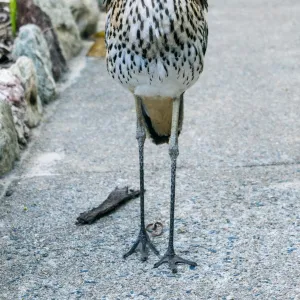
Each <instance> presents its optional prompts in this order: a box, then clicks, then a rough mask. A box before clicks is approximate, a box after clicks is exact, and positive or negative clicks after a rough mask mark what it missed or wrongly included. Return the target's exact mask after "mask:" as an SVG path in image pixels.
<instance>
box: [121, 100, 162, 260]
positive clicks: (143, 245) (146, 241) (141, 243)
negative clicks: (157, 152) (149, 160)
mask: <svg viewBox="0 0 300 300" xmlns="http://www.w3.org/2000/svg"><path fill="white" fill-rule="evenodd" d="M135 103H136V113H137V130H136V139H137V141H138V146H139V160H140V193H141V194H140V205H141V228H140V233H139V235H138V238H137V241H136V242H135V243H134V244H133V246H132V247H131V249H130V250H129V251H128V252H127V253H125V254H124V256H123V257H124V258H126V257H128V256H129V255H131V254H132V253H134V252H135V251H136V249H137V248H138V247H139V249H140V252H141V260H142V261H145V260H147V258H148V249H147V245H148V246H149V248H150V249H151V250H152V251H153V252H154V253H155V254H156V255H159V252H158V251H157V249H156V248H155V246H154V245H153V244H152V243H151V241H150V238H149V236H148V234H147V232H146V229H145V210H144V194H145V190H144V144H145V139H146V132H145V128H144V125H143V121H142V106H141V105H142V100H141V98H139V97H136V98H135Z"/></svg>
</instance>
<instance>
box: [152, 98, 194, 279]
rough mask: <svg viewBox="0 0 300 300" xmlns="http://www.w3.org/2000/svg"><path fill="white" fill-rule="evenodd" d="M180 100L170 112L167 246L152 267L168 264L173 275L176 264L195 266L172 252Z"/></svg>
mask: <svg viewBox="0 0 300 300" xmlns="http://www.w3.org/2000/svg"><path fill="white" fill-rule="evenodd" d="M180 100H183V95H182V96H181V98H176V99H174V101H173V112H172V129H171V138H170V146H169V154H170V158H171V207H170V234H169V245H168V249H167V252H166V254H165V255H164V256H163V257H162V258H161V260H160V261H159V262H157V263H156V264H155V265H154V267H155V268H157V267H159V266H160V265H161V264H163V263H168V264H169V267H170V269H171V270H172V272H173V273H177V268H176V264H188V265H191V266H197V264H196V263H195V262H192V261H189V260H186V259H183V258H181V257H179V256H177V255H176V254H175V251H174V213H175V186H176V161H177V157H178V155H179V150H178V119H179V110H180Z"/></svg>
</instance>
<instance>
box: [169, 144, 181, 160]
mask: <svg viewBox="0 0 300 300" xmlns="http://www.w3.org/2000/svg"><path fill="white" fill-rule="evenodd" d="M169 155H170V157H171V159H176V158H177V157H178V155H179V148H178V144H175V145H170V147H169Z"/></svg>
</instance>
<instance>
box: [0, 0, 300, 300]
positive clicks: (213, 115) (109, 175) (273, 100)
mask: <svg viewBox="0 0 300 300" xmlns="http://www.w3.org/2000/svg"><path fill="white" fill-rule="evenodd" d="M299 16H300V2H299V0H287V1H279V0H272V1H269V0H252V1H246V0H230V1H229V0H215V1H211V5H210V12H209V25H210V36H209V47H208V52H207V59H206V65H205V72H204V74H203V76H202V78H201V80H200V81H199V82H198V83H197V84H196V85H195V86H193V87H192V88H191V89H190V90H189V91H188V92H187V93H186V105H185V122H184V129H183V133H182V135H181V136H180V156H179V162H178V165H179V166H178V176H177V178H178V180H177V183H178V185H177V210H176V243H175V244H176V249H177V251H178V254H180V255H182V256H185V257H187V258H190V259H193V260H195V261H197V263H198V267H196V268H195V269H190V268H188V267H187V266H180V267H179V273H178V274H177V275H173V274H171V273H170V271H169V270H168V269H167V268H166V266H162V267H160V268H159V269H153V264H154V263H155V262H156V261H157V257H155V256H154V255H151V257H150V259H149V261H148V262H147V263H141V262H140V261H139V256H138V255H133V256H131V257H129V258H128V259H127V261H124V260H123V259H122V254H123V253H124V252H125V251H126V250H127V249H128V248H129V247H130V245H131V244H132V242H133V241H134V240H135V238H136V236H137V232H138V224H139V201H138V199H136V200H133V201H131V202H130V203H128V204H127V205H125V206H123V207H121V208H120V209H119V210H117V211H116V212H115V213H113V214H111V215H109V216H107V217H105V218H103V219H101V220H100V221H99V222H97V223H96V224H94V225H92V226H83V227H76V226H75V225H74V223H75V220H76V217H77V216H78V214H79V213H80V212H82V211H85V210H87V209H89V208H92V207H93V206H97V205H98V204H99V203H100V202H101V201H103V200H104V199H105V198H106V196H107V195H108V194H109V192H110V191H111V190H112V189H113V188H114V187H115V186H116V185H118V186H120V187H122V186H125V185H130V186H132V187H138V157H137V145H136V140H135V112H134V102H133V99H132V98H131V96H130V95H129V93H128V92H126V91H124V90H123V89H122V88H121V87H120V86H119V85H117V84H116V83H115V82H113V81H112V80H111V79H110V78H109V77H108V75H107V73H106V70H105V62H104V61H102V60H87V62H86V67H85V68H84V70H83V71H82V74H81V76H80V77H79V78H78V79H77V80H76V82H75V83H74V84H73V85H72V86H71V87H69V88H67V89H66V90H65V91H64V92H62V93H61V95H60V99H59V100H58V101H57V102H56V104H54V105H53V106H52V107H50V108H49V109H50V110H53V111H54V112H53V113H52V114H49V115H48V117H47V118H46V120H45V122H44V124H43V125H42V127H41V128H40V129H39V130H38V131H36V132H35V134H34V136H33V138H32V144H31V147H30V149H29V150H28V151H27V153H26V154H25V155H24V156H23V160H22V162H21V163H20V164H19V166H18V167H17V168H16V170H15V171H14V172H13V173H12V174H11V175H10V176H8V177H5V178H2V179H1V182H2V183H1V184H2V190H3V189H4V188H5V184H7V182H9V181H10V180H12V182H11V184H10V186H9V187H8V195H9V194H11V193H12V195H10V196H9V197H8V196H3V197H2V199H1V202H0V217H1V219H0V235H1V236H0V243H1V248H0V256H1V260H0V272H1V276H0V294H1V295H0V299H1V300H16V299H41V300H48V299H55V300H64V299H87V300H92V299H108V300H110V299H112V300H114V299H121V300H123V299H165V300H170V299H204V300H205V299H221V300H223V299H240V300H247V299H266V300H271V299H281V300H287V299H294V300H296V299H298V300H299V299H300V96H299V95H300V72H299V63H300V51H299V49H300V38H299V28H300V18H299ZM145 159H146V162H145V167H146V171H145V177H146V189H147V193H146V202H147V203H146V215H147V223H150V222H154V221H161V222H162V223H163V224H164V225H165V230H167V229H168V224H169V221H168V216H169V157H168V148H167V146H160V147H157V146H155V145H152V144H151V143H150V142H149V141H148V142H147V144H146V149H145ZM167 237H168V235H167V232H165V233H164V234H163V236H161V237H157V238H154V239H153V242H154V243H155V245H157V247H158V248H159V250H160V251H161V252H162V253H163V252H164V251H165V249H166V245H167Z"/></svg>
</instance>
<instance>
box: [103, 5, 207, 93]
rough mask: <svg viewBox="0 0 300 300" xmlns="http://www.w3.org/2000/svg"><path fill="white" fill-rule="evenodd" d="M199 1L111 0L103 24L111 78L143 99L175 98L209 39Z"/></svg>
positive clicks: (195, 73)
mask: <svg viewBox="0 0 300 300" xmlns="http://www.w3.org/2000/svg"><path fill="white" fill-rule="evenodd" d="M198 1H199V0H198ZM198 1H196V0H188V1H183V0H137V1H134V0H123V1H117V0H114V1H113V2H112V3H111V4H110V8H109V11H108V15H107V22H106V46H107V57H106V58H107V69H108V72H109V73H110V74H111V76H112V77H113V78H115V79H117V80H119V81H120V82H121V83H122V84H123V85H124V86H125V87H127V88H128V89H129V90H131V91H132V92H133V93H135V94H137V95H141V96H170V97H173V96H179V95H180V94H181V93H183V92H184V91H185V90H186V89H187V88H188V87H190V86H191V85H192V84H193V83H194V82H195V81H196V80H197V79H198V77H199V75H200V73H201V72H202V70H203V59H204V55H205V51H206V45H207V35H208V29H207V23H206V21H205V14H204V9H203V7H202V6H201V5H200V3H198ZM201 1H204V0H201Z"/></svg>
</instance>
